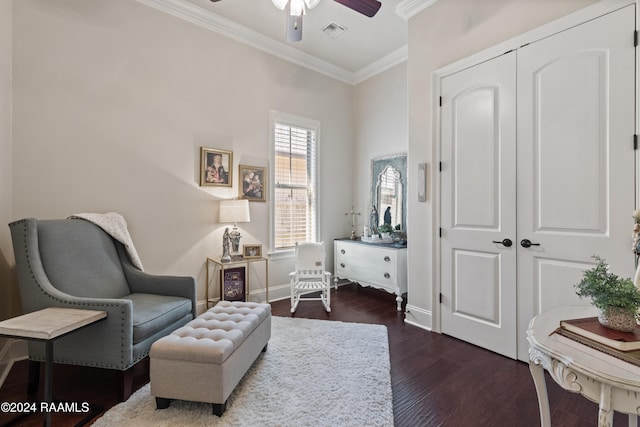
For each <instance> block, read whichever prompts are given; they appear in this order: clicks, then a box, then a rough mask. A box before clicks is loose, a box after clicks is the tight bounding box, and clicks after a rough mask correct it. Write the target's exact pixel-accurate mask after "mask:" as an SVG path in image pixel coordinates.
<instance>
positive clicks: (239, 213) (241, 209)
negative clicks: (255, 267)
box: [219, 200, 251, 262]
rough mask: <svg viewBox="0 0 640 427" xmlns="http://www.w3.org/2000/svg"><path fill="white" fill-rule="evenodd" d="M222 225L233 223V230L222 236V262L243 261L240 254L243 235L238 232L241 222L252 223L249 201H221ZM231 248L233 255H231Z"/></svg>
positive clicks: (227, 230)
mask: <svg viewBox="0 0 640 427" xmlns="http://www.w3.org/2000/svg"><path fill="white" fill-rule="evenodd" d="M219 221H220V222H221V223H233V230H232V231H229V228H226V229H225V230H224V234H223V235H222V258H221V259H220V260H221V261H222V262H230V261H231V260H234V261H235V260H239V259H242V254H240V252H239V250H240V239H241V238H242V235H241V234H240V232H239V231H238V223H239V222H250V221H251V213H250V211H249V201H248V200H220V218H219ZM229 248H231V250H232V253H229Z"/></svg>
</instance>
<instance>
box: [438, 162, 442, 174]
mask: <svg viewBox="0 0 640 427" xmlns="http://www.w3.org/2000/svg"><path fill="white" fill-rule="evenodd" d="M438 172H442V162H438Z"/></svg>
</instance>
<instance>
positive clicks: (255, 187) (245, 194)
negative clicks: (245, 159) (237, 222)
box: [238, 165, 267, 202]
mask: <svg viewBox="0 0 640 427" xmlns="http://www.w3.org/2000/svg"><path fill="white" fill-rule="evenodd" d="M238 176H239V177H240V179H241V180H242V185H240V186H238V197H239V198H240V199H247V200H249V201H253V202H266V201H267V186H266V177H267V168H263V167H260V166H247V165H240V167H239V174H238Z"/></svg>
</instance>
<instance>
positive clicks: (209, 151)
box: [200, 147, 233, 187]
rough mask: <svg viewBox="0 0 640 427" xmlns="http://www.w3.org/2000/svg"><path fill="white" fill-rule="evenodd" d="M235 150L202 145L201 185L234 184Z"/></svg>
mask: <svg viewBox="0 0 640 427" xmlns="http://www.w3.org/2000/svg"><path fill="white" fill-rule="evenodd" d="M232 169H233V151H229V150H219V149H216V148H207V147H200V186H201V187H204V186H211V187H231V186H232V185H233V170H232Z"/></svg>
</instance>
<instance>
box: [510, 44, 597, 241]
mask: <svg viewBox="0 0 640 427" xmlns="http://www.w3.org/2000/svg"><path fill="white" fill-rule="evenodd" d="M523 55H526V52H525V53H523ZM607 62H608V61H607V55H606V52H605V51H604V50H602V49H593V50H589V51H582V52H579V53H578V54H575V55H574V54H571V53H569V54H568V55H566V56H562V57H558V58H555V59H554V60H552V61H551V62H550V63H549V64H546V65H544V66H543V67H542V68H540V69H538V70H534V71H533V73H532V75H531V77H530V78H531V80H532V83H533V94H534V96H533V98H532V101H533V103H534V106H533V107H534V108H535V110H534V112H533V120H534V126H533V138H532V143H533V147H532V148H533V161H534V165H535V168H534V170H533V180H534V182H536V183H538V185H535V184H534V185H533V191H534V194H533V199H534V201H535V202H536V204H535V205H534V211H535V212H536V215H535V217H534V220H535V221H536V224H535V229H536V230H538V231H551V232H559V233H562V232H588V233H600V234H602V233H604V232H606V230H605V226H606V224H607V223H608V220H607V217H606V215H607V211H606V208H607V198H608V197H607V196H608V194H607V187H606V185H605V183H606V177H607V170H606V165H607V163H606V155H607V147H606V143H607V137H606V127H607V122H606V121H605V120H603V119H604V118H606V117H607V116H608V112H607V109H608V106H607V102H606V98H605V95H606V93H607V87H608V78H607V74H608V73H607V66H608V63H607ZM568 76H571V78H570V79H567V77H568ZM525 90H526V89H525ZM526 111H527V110H525V112H526ZM587 118H595V120H587ZM578 125H579V126H578ZM559 141H560V142H561V143H558V142H559ZM577 171H586V172H587V173H579V175H577V176H568V175H567V173H572V172H577ZM577 177H579V179H576V178H577ZM559 183H561V184H562V185H558V184H559ZM585 188H588V189H589V191H584V189H585ZM559 206H563V207H566V209H558V207H559ZM576 212H580V213H581V214H580V215H576V214H575V213H576Z"/></svg>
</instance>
